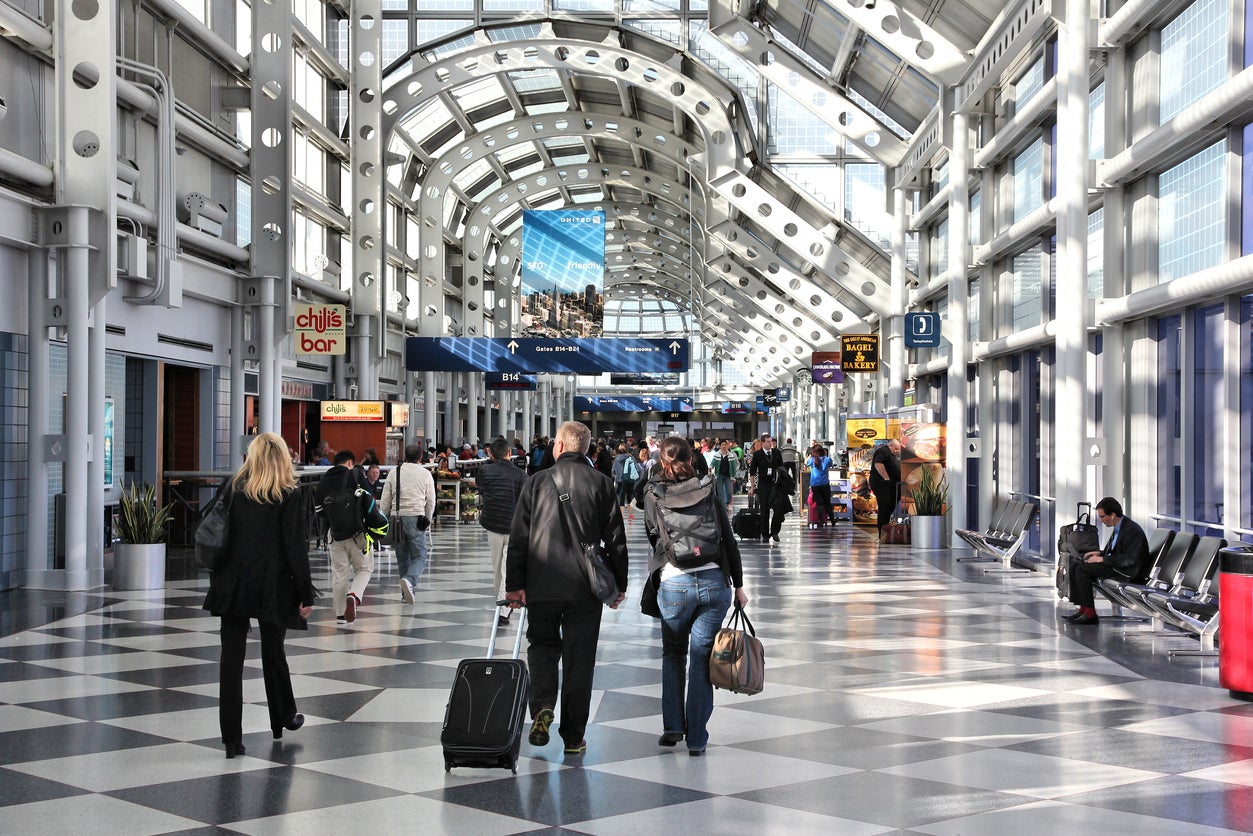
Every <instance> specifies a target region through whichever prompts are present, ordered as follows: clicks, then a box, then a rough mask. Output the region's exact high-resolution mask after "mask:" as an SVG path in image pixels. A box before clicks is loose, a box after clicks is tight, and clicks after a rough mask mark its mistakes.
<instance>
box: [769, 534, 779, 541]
mask: <svg viewBox="0 0 1253 836" xmlns="http://www.w3.org/2000/svg"><path fill="white" fill-rule="evenodd" d="M770 539H771V540H773V541H775V542H776V543H777V542H779V535H778V534H771V535H770Z"/></svg>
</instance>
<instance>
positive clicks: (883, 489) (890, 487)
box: [871, 482, 900, 531]
mask: <svg viewBox="0 0 1253 836" xmlns="http://www.w3.org/2000/svg"><path fill="white" fill-rule="evenodd" d="M899 485H900V482H882V483H879V484H878V486H877V487H873V486H872V487H871V490H872V491H874V498H875V502H877V503H878V504H879V518H878V525H879V531H883V526H885V525H887V524H888V523H889V522H891V521H892V514H893V513H894V512H895V511H896V503H897V502H899V501H900V488H899V487H898V486H899Z"/></svg>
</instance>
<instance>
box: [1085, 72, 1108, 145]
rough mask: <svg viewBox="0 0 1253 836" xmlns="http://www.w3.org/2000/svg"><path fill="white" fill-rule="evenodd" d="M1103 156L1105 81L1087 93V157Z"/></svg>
mask: <svg viewBox="0 0 1253 836" xmlns="http://www.w3.org/2000/svg"><path fill="white" fill-rule="evenodd" d="M1104 156H1105V82H1103V81H1102V82H1101V83H1100V84H1098V85H1096V87H1094V88H1092V92H1091V93H1089V94H1088V158H1089V159H1093V160H1099V159H1101V158H1102V157H1104Z"/></svg>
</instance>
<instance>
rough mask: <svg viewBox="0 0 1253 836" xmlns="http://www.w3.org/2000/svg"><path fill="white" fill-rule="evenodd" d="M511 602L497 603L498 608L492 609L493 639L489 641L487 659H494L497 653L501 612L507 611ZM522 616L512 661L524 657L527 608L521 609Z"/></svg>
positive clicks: (514, 641)
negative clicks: (494, 654) (523, 635)
mask: <svg viewBox="0 0 1253 836" xmlns="http://www.w3.org/2000/svg"><path fill="white" fill-rule="evenodd" d="M509 603H512V602H510V601H497V602H496V606H495V607H492V633H491V638H490V639H488V640H487V658H488V659H490V658H492V654H493V653H495V652H496V629H497V627H498V626H499V624H500V611H501V610H503V609H507V607H506V606H505V605H506V604H509ZM518 611H519V612H520V613H521V616H520V617H519V619H518V635H517V637H516V638H514V640H513V655H512V656H510V657H509V658H510V659H517V658H519V657H520V656H521V655H522V634H523V633H524V632H526V629H525V628H526V607H519V610H518Z"/></svg>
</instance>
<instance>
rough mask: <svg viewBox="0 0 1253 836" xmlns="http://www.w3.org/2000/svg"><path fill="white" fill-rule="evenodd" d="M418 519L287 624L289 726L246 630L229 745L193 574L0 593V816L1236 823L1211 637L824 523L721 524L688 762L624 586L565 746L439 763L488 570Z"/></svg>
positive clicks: (152, 829)
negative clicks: (340, 600) (708, 672)
mask: <svg viewBox="0 0 1253 836" xmlns="http://www.w3.org/2000/svg"><path fill="white" fill-rule="evenodd" d="M629 533H630V536H631V548H632V555H633V558H634V560H633V562H634V565H635V568H636V570H637V571H636V576H637V577H636V580H637V581H638V574H639V570H641V569H642V566H643V554H644V549H645V541H644V538H643V532H642V528H641V525H640V523H639V522H638V521H633V522H631V523H629ZM434 543H435V545H434V551H433V560H432V565H431V568H430V569H429V570H428V573H427V574H426V575H425V576H424V577H423V579H422V582H421V584H420V588H419V590H418V596H417V598H418V600H417V603H416V604H415V605H413V606H408V605H405V604H403V603H402V602H401V600H400V595H399V590H398V589H397V586H396V574H395V564H394V562H391V561H389V560H388V559H387V556H386V555H385V556H384V557H383V559H382V560H381V565H380V570H379V572H378V573H376V575H375V580H374V581H373V583H372V585H371V587H370V589H369V591H368V593H367V599H366V602H365V605H364V607H363V608H362V610H361V613H360V615H359V617H358V619H357V621H356V622H355V623H354V624H352V625H350V626H348V627H346V628H345V627H339V628H337V627H336V625H335V620H334V616H333V614H332V613H331V612H330V611H329V610H328V609H325V608H321V609H318V610H316V611H315V615H314V618H313V620H312V623H311V629H310V630H309V631H308V632H307V633H295V632H293V633H291V634H289V641H288V643H287V648H288V654H289V657H290V662H291V669H292V673H293V681H294V685H295V690H296V694H297V699H298V701H299V705H300V709H301V711H302V712H303V713H304V714H305V715H306V717H307V718H308V722H307V723H306V725H305V727H304V728H303V729H301V730H300V731H298V732H294V733H292V732H289V733H287V735H286V736H285V737H284V739H283V740H281V741H273V740H271V737H270V734H269V721H268V716H267V714H266V710H265V695H264V691H263V687H262V682H261V670H260V661H259V659H258V658H257V657H258V654H257V652H256V650H255V648H254V649H252V652H251V654H250V656H251V658H250V659H249V662H248V667H247V669H246V674H245V675H246V677H247V680H246V682H245V691H244V697H245V700H246V702H247V703H248V704H247V705H246V706H245V711H244V726H245V740H244V742H245V744H246V745H247V749H248V752H247V755H246V756H244V757H241V758H237V759H235V760H226V759H225V758H223V757H222V751H221V747H220V745H219V741H218V728H217V702H216V694H217V657H218V647H217V641H218V639H217V632H216V631H217V628H218V624H217V620H216V619H214V618H212V617H210V616H209V615H208V614H207V613H205V612H203V611H202V610H201V609H200V603H201V601H202V598H203V593H204V589H205V587H206V581H205V580H204V579H194V580H188V581H182V582H172V583H170V584H169V585H168V586H167V587H166V588H165V589H164V590H160V591H155V592H140V593H114V592H110V591H105V590H102V591H98V592H94V593H74V594H61V595H57V594H54V593H33V592H28V591H18V592H12V593H5V594H3V595H0V833H22V834H44V833H47V834H54V833H55V834H61V833H66V832H71V831H76V830H78V831H81V830H87V831H89V832H92V833H93V834H113V833H117V834H127V836H133V835H134V834H148V833H170V832H199V833H247V834H281V833H293V834H294V833H299V834H302V835H303V836H311V835H312V834H322V833H327V834H336V835H337V836H338V834H343V833H346V832H348V833H352V832H363V831H364V832H372V833H387V832H401V831H402V830H418V831H419V832H423V833H427V834H440V833H448V834H470V833H474V834H512V833H582V834H597V835H598V836H612V835H613V834H629V835H630V836H638V834H640V833H648V832H669V833H674V832H692V833H718V834H753V836H761V834H777V833H785V832H786V833H788V834H791V836H801V834H810V833H812V834H823V835H824V836H826V834H833V833H838V834H857V835H858V836H860V835H861V834H865V835H866V836H870V834H880V833H908V834H973V835H974V836H980V834H988V835H989V836H1004V834H1016V833H1049V832H1063V831H1069V830H1084V831H1089V832H1094V833H1102V834H1118V833H1134V834H1136V836H1156V835H1157V834H1189V835H1190V836H1192V834H1196V835H1197V836H1201V835H1202V834H1221V833H1247V832H1251V831H1253V705H1249V704H1246V703H1243V702H1240V701H1238V700H1235V699H1232V698H1231V697H1230V696H1229V695H1228V693H1227V691H1226V690H1224V689H1222V688H1220V687H1219V686H1218V677H1217V672H1216V664H1215V660H1213V659H1195V658H1174V659H1172V658H1169V657H1168V656H1167V650H1168V649H1169V648H1171V647H1180V646H1186V645H1187V644H1188V643H1189V641H1190V640H1188V639H1186V638H1181V637H1180V638H1160V637H1150V636H1146V635H1142V631H1143V630H1144V629H1145V628H1143V627H1140V626H1136V625H1133V626H1130V627H1123V626H1119V625H1116V624H1114V623H1112V622H1108V623H1102V624H1101V625H1100V626H1097V627H1076V626H1071V625H1069V624H1066V623H1064V622H1061V621H1059V620H1058V619H1057V616H1056V608H1057V605H1056V604H1055V602H1054V596H1053V594H1052V589H1051V584H1050V582H1049V581H1048V579H1045V578H1044V577H1042V576H1039V575H1031V576H1026V575H1009V576H1006V575H996V574H989V573H985V572H984V571H983V567H981V566H979V565H978V564H971V563H957V562H954V560H953V557H952V555H951V554H949V553H947V552H931V553H928V552H921V551H914V550H911V549H910V548H909V547H907V546H890V547H889V546H884V547H880V546H878V545H877V544H876V543H875V542H874V541H873V538H872V536H871V534H870V533H867V532H866V531H864V530H854V529H853V528H852V527H850V526H848V525H847V524H844V525H841V526H839V527H837V528H835V529H834V530H827V531H817V532H811V531H808V530H806V529H805V528H804V527H803V526H802V525H800V524H799V523H797V522H795V521H792V522H791V524H789V526H788V527H787V528H786V529H785V531H784V534H783V542H782V543H780V544H777V545H772V546H764V545H761V544H756V543H754V544H745V545H744V562H745V567H746V571H745V574H746V577H747V581H746V586H747V587H748V591H749V594H750V595H751V597H752V603H751V605H750V610H749V612H750V614H751V615H752V617H753V621H754V625H755V626H756V628H757V631H758V635H759V636H760V637H761V638H762V640H763V641H764V643H765V645H766V649H767V660H768V664H767V687H766V690H765V691H764V692H763V693H761V694H760V695H757V696H753V697H740V696H735V695H730V694H726V693H724V692H718V693H717V705H718V708H717V710H716V711H715V713H714V717H713V720H712V722H711V724H710V732H711V740H710V749H709V752H708V754H707V756H706V757H704V758H689V757H687V756H686V754H685V752H684V750H683V748H682V747H678V748H677V749H660V748H658V746H657V742H656V739H657V735H658V734H660V732H661V720H660V696H661V685H660V649H659V632H660V631H659V629H658V627H657V626H656V624H655V622H653V621H652V620H651V619H649V618H647V617H646V616H643V615H641V614H640V613H639V611H638V606H637V601H635V600H634V599H628V601H627V602H626V604H624V606H623V607H622V609H621V610H619V611H618V612H608V611H607V612H606V617H605V623H604V626H603V628H602V633H601V636H602V640H601V647H600V652H599V665H598V668H597V673H596V685H597V689H598V690H597V691H596V694H595V699H594V701H593V706H592V708H593V725H592V726H591V727H590V728H589V729H588V734H587V739H588V744H589V748H588V752H587V754H586V755H585V756H583V757H566V756H564V755H563V754H562V752H561V748H560V742H559V739H557V738H555V740H556V741H557V742H554V743H552V744H550V745H549V746H548V747H546V748H544V749H537V748H535V747H532V746H530V745H529V744H527V743H524V744H523V760H522V762H521V764H520V766H519V770H518V774H517V775H516V776H514V775H510V774H509V773H507V772H504V771H501V770H495V771H492V770H476V769H455V770H453V772H452V773H451V774H446V773H445V772H444V768H443V757H442V754H441V750H440V747H439V732H440V724H441V720H442V718H443V712H444V704H445V700H446V698H447V694H448V689H449V686H450V684H451V680H452V675H453V672H454V670H455V668H456V665H457V662H458V660H460V659H462V658H465V657H469V656H476V655H481V654H482V652H483V650H484V648H485V646H486V640H487V634H488V620H489V616H488V608H489V606H490V599H489V596H490V587H491V578H492V572H491V567H490V566H489V565H488V558H487V543H486V536H485V534H484V533H483V531H482V530H481V529H480V528H478V527H477V526H473V525H466V526H454V527H448V528H444V529H442V530H439V531H437V532H436V533H435V535H434ZM315 567H316V571H317V579H318V583H319V586H320V587H321V588H323V589H328V588H329V585H330V584H329V578H328V572H327V568H328V567H327V565H326V557H325V554H318V555H317V556H316V557H315ZM515 618H516V616H515ZM515 631H516V626H515V627H509V628H506V629H505V630H504V631H503V634H502V635H501V637H500V643H499V645H498V648H497V652H498V653H507V652H508V651H509V649H510V648H511V646H512V644H513V638H514V635H515Z"/></svg>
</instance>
